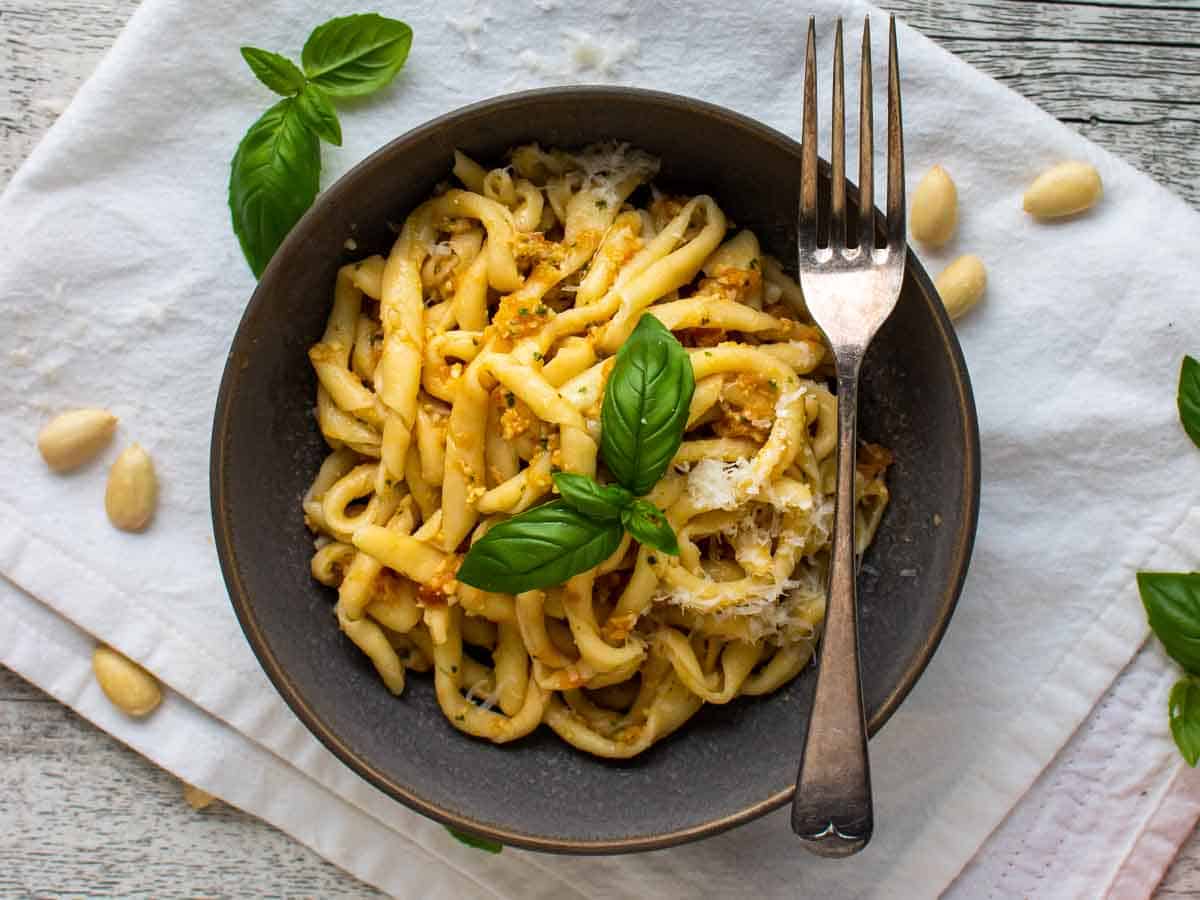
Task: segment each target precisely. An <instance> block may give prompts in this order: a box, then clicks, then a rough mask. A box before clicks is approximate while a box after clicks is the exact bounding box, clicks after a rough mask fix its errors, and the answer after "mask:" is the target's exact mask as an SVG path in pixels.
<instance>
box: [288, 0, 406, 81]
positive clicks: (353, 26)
mask: <svg viewBox="0 0 1200 900" xmlns="http://www.w3.org/2000/svg"><path fill="white" fill-rule="evenodd" d="M411 46H412V29H411V28H409V27H408V26H407V25H406V24H404V23H403V22H400V21H397V20H396V19H385V18H384V17H383V16H381V15H378V14H376V13H367V14H365V15H357V16H343V17H342V18H339V19H330V20H329V21H328V22H326V23H325V24H324V25H321V26H319V27H318V28H316V29H315V30H314V31H313V33H312V34H311V35H309V38H308V41H307V43H305V45H304V50H303V52H302V53H301V55H300V61H301V63H302V64H303V65H304V73H305V74H306V75H307V76H308V78H309V80H310V81H312V82H313V83H314V84H317V85H320V86H321V87H322V88H323V89H324V90H325V91H326V93H329V94H332V95H333V96H335V97H355V96H359V95H362V94H369V93H371V92H372V91H376V90H378V89H379V88H381V87H383V86H384V85H385V84H387V83H388V82H389V81H391V80H392V79H393V78H394V77H396V73H397V72H399V71H400V68H401V66H403V65H404V61H405V60H406V59H408V50H409V48H410V47H411Z"/></svg>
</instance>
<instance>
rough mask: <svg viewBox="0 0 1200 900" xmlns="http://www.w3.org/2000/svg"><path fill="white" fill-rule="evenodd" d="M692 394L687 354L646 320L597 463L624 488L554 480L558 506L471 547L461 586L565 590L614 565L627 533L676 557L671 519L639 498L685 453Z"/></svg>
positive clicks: (609, 413) (515, 520)
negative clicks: (572, 580)
mask: <svg viewBox="0 0 1200 900" xmlns="http://www.w3.org/2000/svg"><path fill="white" fill-rule="evenodd" d="M695 389H696V381H695V375H694V374H693V372H692V363H691V360H690V359H689V358H688V355H687V351H686V350H684V349H683V345H681V344H680V343H679V341H677V340H676V339H675V336H674V335H673V334H671V332H670V331H669V330H668V329H667V328H666V327H665V326H664V325H663V324H662V323H661V322H659V321H658V319H656V318H654V316H652V315H649V314H647V315H643V316H642V318H641V320H640V321H639V322H638V324H637V327H636V328H635V329H634V330H633V334H632V335H631V336H630V338H629V340H628V341H626V342H625V344H624V346H622V347H621V349H620V350H619V351H618V352H617V361H616V363H615V365H614V366H613V370H612V374H611V375H610V376H609V378H608V387H607V388H606V390H605V394H604V403H603V405H602V406H601V410H600V453H601V456H602V457H603V459H604V463H605V465H607V466H608V469H609V471H610V472H612V474H613V476H614V477H615V478H616V479H617V482H618V483H617V484H600V483H599V482H597V481H596V480H595V479H593V478H589V477H588V476H586V475H579V474H576V473H571V472H556V473H554V476H553V478H554V485H555V487H557V488H558V492H559V494H560V495H561V499H558V500H554V501H551V502H550V503H546V504H544V505H542V506H536V507H534V508H533V509H530V510H527V511H526V512H523V513H520V514H519V515H515V516H513V517H512V518H511V519H508V520H506V521H504V522H501V523H500V524H499V525H495V526H493V527H492V528H491V529H490V530H489V531H488V532H487V534H485V535H484V536H483V537H482V538H480V539H479V540H478V541H476V542H475V543H474V544H473V545H472V546H471V549H470V550H469V551H468V553H467V555H466V557H465V558H464V559H463V561H462V565H461V566H460V567H459V569H458V576H457V577H458V580H459V581H461V582H463V583H464V584H469V585H472V586H474V587H477V588H481V589H483V590H486V591H499V592H501V593H505V594H519V593H521V592H522V591H531V590H536V589H538V588H545V587H550V586H552V585H556V584H562V583H563V582H565V581H566V580H567V579H569V578H571V577H572V576H573V575H578V574H579V573H580V572H586V571H587V570H588V569H591V568H594V567H595V566H598V565H600V563H602V562H604V560H606V559H608V557H610V556H612V554H613V553H615V552H616V550H617V547H619V546H620V544H621V538H622V537H623V536H624V534H625V532H626V531H628V532H629V534H630V535H632V537H633V538H634V539H635V540H637V541H638V542H640V543H642V544H646V545H647V546H650V547H654V548H655V549H656V550H661V551H662V552H663V553H667V554H670V555H672V556H677V555H678V554H679V541H678V539H677V538H676V536H675V532H674V530H673V529H672V528H671V523H670V522H668V521H667V517H666V516H665V515H663V513H662V511H661V510H659V509H658V508H656V507H655V506H654V505H653V504H652V503H650V502H648V501H646V500H641V499H638V498H639V497H641V496H642V495H644V494H647V493H649V492H650V490H651V489H652V488H653V487H654V485H655V483H656V482H657V481H658V480H659V479H660V478H661V477H662V476H663V473H664V472H666V470H667V467H668V466H669V465H670V464H671V460H672V459H673V458H674V456H675V453H676V451H678V450H679V445H680V443H682V441H683V430H684V427H685V426H686V425H687V417H688V408H689V407H690V406H691V402H692V393H693V392H694V391H695Z"/></svg>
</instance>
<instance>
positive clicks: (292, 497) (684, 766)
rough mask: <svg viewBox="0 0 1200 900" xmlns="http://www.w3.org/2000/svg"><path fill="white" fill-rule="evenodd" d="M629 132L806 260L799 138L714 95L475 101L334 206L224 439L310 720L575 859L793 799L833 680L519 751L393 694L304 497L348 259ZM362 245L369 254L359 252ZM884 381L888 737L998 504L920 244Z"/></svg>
mask: <svg viewBox="0 0 1200 900" xmlns="http://www.w3.org/2000/svg"><path fill="white" fill-rule="evenodd" d="M797 115H799V113H798V112H797ZM614 138H615V139H620V140H625V141H630V142H631V143H633V144H634V145H636V146H638V147H642V148H644V149H646V150H648V151H650V152H651V153H654V154H656V155H658V156H660V157H661V158H662V161H663V169H662V174H661V176H660V178H659V181H660V183H665V184H667V185H669V186H671V187H673V188H676V189H679V190H683V191H688V190H692V191H701V190H702V191H704V192H706V193H711V194H713V195H714V196H715V197H716V199H717V201H718V203H720V205H721V207H722V208H723V209H724V210H725V211H726V213H728V214H729V216H730V217H731V218H732V219H733V221H734V222H736V223H737V224H738V225H740V226H748V227H751V228H753V229H754V230H755V232H756V233H757V234H758V235H759V237H760V239H761V240H762V241H763V243H764V245H765V247H766V249H767V250H768V251H769V252H771V253H773V254H774V255H776V256H778V257H779V258H780V259H782V260H785V261H788V260H792V259H794V258H795V226H794V222H795V219H796V204H797V199H796V198H797V196H798V194H797V191H798V181H799V173H800V146H799V144H797V143H795V142H794V141H792V140H791V139H790V138H788V137H785V136H784V135H782V134H780V133H778V132H776V131H773V130H771V129H769V128H766V127H765V126H763V125H760V124H758V123H756V122H754V121H752V120H750V119H747V118H744V117H742V116H739V115H736V114H734V113H732V112H729V111H728V110H725V109H721V108H719V107H716V106H711V105H709V104H705V103H701V102H699V101H696V100H691V99H687V98H683V97H677V96H671V95H668V94H660V93H652V92H648V91H636V90H627V89H617V88H598V87H579V88H558V89H551V90H544V91H533V92H529V93H523V94H515V95H511V96H507V97H500V98H497V99H495V100H489V101H486V102H483V103H479V104H476V105H474V106H469V107H467V108H465V109H461V110H458V111H457V112H453V113H450V114H449V115H446V116H443V117H442V118H440V119H437V120H435V121H433V122H430V123H429V124H427V125H423V126H422V127H420V128H417V129H416V130H414V131H411V132H409V133H408V134H406V135H404V136H403V137H400V138H398V139H396V140H395V141H393V142H392V143H390V144H388V145H387V146H386V147H384V148H383V149H381V150H379V151H378V152H377V153H375V154H373V155H372V156H370V157H369V158H367V159H366V160H364V161H363V162H362V163H361V164H359V165H358V166H356V167H355V168H354V169H353V170H352V171H350V172H349V173H347V174H346V176H345V177H343V178H342V179H341V180H339V181H338V182H337V183H336V184H334V185H333V186H332V187H330V188H329V189H327V190H326V191H324V192H323V193H322V194H321V195H320V196H319V197H318V198H317V202H316V204H315V205H314V206H313V208H312V209H311V210H310V211H309V212H308V213H307V214H306V215H305V216H304V218H303V219H302V220H301V221H300V223H299V224H298V225H297V226H296V228H295V229H294V230H293V231H292V233H291V235H290V236H289V237H288V239H287V241H286V242H285V243H284V245H283V246H282V247H281V248H280V250H279V252H278V253H277V254H276V255H275V258H274V259H273V260H272V262H271V264H270V266H269V267H268V268H267V270H266V272H265V273H264V274H263V277H262V280H261V281H260V283H259V286H258V289H257V290H256V291H255V293H254V296H253V297H252V298H251V300H250V303H249V305H248V306H247V308H246V312H245V315H244V317H243V318H242V322H241V325H240V327H239V329H238V332H237V336H236V338H235V339H234V342H233V347H232V348H231V350H230V353H229V359H228V362H227V365H226V368H225V377H224V380H223V382H222V384H221V390H220V395H219V397H218V401H217V409H216V419H215V422H214V425H213V442H212V471H211V479H212V484H211V489H212V508H213V524H214V531H215V535H216V544H217V550H218V552H219V554H220V559H221V566H222V569H223V570H224V574H225V580H226V583H227V585H228V587H229V594H230V597H231V598H232V601H233V605H234V608H235V610H236V611H237V615H238V618H239V619H240V620H241V624H242V627H243V628H244V630H245V633H246V637H247V639H248V640H249V641H250V645H251V646H252V647H253V649H254V652H255V653H256V654H257V655H258V658H259V660H260V662H261V663H262V666H263V668H264V669H265V670H266V672H267V674H268V675H269V676H270V678H271V680H272V681H273V682H274V684H275V686H276V688H277V689H278V690H279V692H280V694H282V695H283V698H284V699H285V700H286V701H287V702H288V704H289V705H290V706H291V708H292V709H293V710H294V711H295V713H296V715H297V716H299V717H300V719H301V720H302V721H303V722H304V724H305V725H307V726H308V728H309V729H310V730H311V731H312V732H313V734H315V735H316V736H317V737H318V738H319V739H320V740H321V741H322V742H323V743H324V744H325V745H326V746H327V747H329V749H330V750H332V751H333V752H334V753H335V754H337V755H338V756H339V757H340V758H341V759H342V760H343V761H344V762H345V763H346V764H347V765H348V766H350V767H351V768H352V769H354V770H355V771H356V772H358V773H359V774H360V775H361V776H362V777H363V778H365V779H367V780H368V781H370V782H371V783H372V784H374V785H376V786H377V787H378V788H380V789H381V790H383V791H385V792H387V793H388V794H390V795H391V796H393V797H395V798H396V799H397V800H400V801H401V802H403V803H406V804H407V805H409V806H410V807H412V808H413V809H416V810H418V811H419V812H422V813H425V814H426V815H429V816H431V817H433V818H435V819H438V820H440V821H442V822H444V823H447V824H449V825H452V826H454V827H456V828H460V829H464V830H467V831H470V832H474V833H476V834H479V835H485V836H488V837H491V838H494V839H496V840H499V841H502V842H504V843H506V844H514V845H519V846H523V847H528V848H532V849H537V850H550V851H560V852H572V853H615V852H626V851H634V850H649V849H654V848H659V847H665V846H669V845H671V844H677V843H680V842H683V841H689V840H693V839H696V838H700V837H704V836H706V835H711V834H714V833H716V832H719V831H722V830H724V829H727V828H730V827H733V826H735V825H737V824H739V823H742V822H746V821H748V820H750V819H753V818H755V817H756V816H760V815H762V814H764V813H766V812H768V811H770V810H772V809H775V808H777V807H779V806H781V805H783V804H784V803H787V802H788V801H789V800H790V799H791V796H792V789H793V781H794V779H795V777H796V765H797V760H798V756H799V753H800V748H801V747H802V746H803V743H804V734H805V728H806V722H807V719H808V712H809V705H810V698H811V693H812V688H813V684H814V678H813V673H812V669H811V668H810V669H809V670H806V672H805V673H803V674H802V675H801V676H800V677H798V678H797V679H795V681H793V682H792V683H791V684H790V685H788V686H787V687H786V688H784V689H783V690H780V691H779V692H777V693H775V694H772V695H771V696H768V697H763V698H759V699H739V700H736V701H734V702H733V703H730V704H728V705H727V706H707V707H705V708H704V709H703V710H702V711H701V712H700V713H699V714H698V715H697V716H696V717H695V718H694V719H693V720H692V721H691V722H689V723H688V724H687V725H686V726H685V727H684V728H682V729H681V730H680V731H679V732H677V733H676V734H675V735H673V736H672V737H671V738H669V739H667V740H665V741H663V742H661V743H659V744H657V745H655V746H654V747H653V748H651V749H650V750H649V751H648V752H646V753H645V754H643V755H642V756H640V757H638V758H637V759H635V760H632V761H630V762H623V763H614V762H609V761H605V760H600V759H595V758H593V757H591V756H588V755H585V754H583V753H581V752H579V751H577V750H575V749H573V748H572V747H570V746H568V745H567V744H565V743H563V742H562V741H561V740H559V738H558V737H557V736H555V735H554V734H553V733H552V732H551V731H550V730H549V729H548V728H542V729H539V730H538V731H537V732H535V733H534V734H533V735H531V736H530V737H528V738H526V739H524V740H521V741H518V742H516V743H514V744H510V745H506V746H496V745H494V744H490V743H486V742H484V741H480V740H474V739H471V738H468V737H466V736H464V735H461V734H459V733H458V732H457V731H455V730H454V729H453V728H452V727H451V726H450V725H449V724H448V723H447V722H446V721H445V718H444V717H443V715H442V713H441V711H440V709H439V708H438V705H437V702H436V700H435V698H434V693H433V687H432V684H431V680H430V679H428V678H425V677H422V676H419V675H418V676H414V677H412V678H410V679H409V685H408V687H407V688H406V690H405V693H404V695H403V696H402V697H400V698H396V697H393V696H392V695H391V694H389V693H388V692H387V690H386V689H385V688H384V686H383V684H382V683H381V682H380V680H379V678H378V677H377V676H376V674H375V672H374V670H373V669H372V668H371V666H370V664H369V662H368V661H367V660H366V658H365V657H364V656H363V655H362V654H361V653H359V652H358V650H357V649H355V648H354V647H353V646H352V645H351V644H350V643H349V642H348V641H347V640H346V639H345V638H343V637H342V636H341V635H340V634H339V633H338V630H337V627H336V624H335V622H334V619H333V616H332V613H331V607H332V604H333V600H334V594H333V592H332V591H331V590H329V589H327V588H324V587H322V586H321V585H319V584H317V583H316V582H314V581H313V580H312V579H311V577H310V576H309V569H308V563H309V557H310V555H311V553H312V539H311V536H310V535H309V533H308V532H307V531H306V530H305V527H304V523H303V521H302V518H301V511H300V497H301V495H302V493H303V492H304V490H305V488H306V487H307V485H308V483H309V481H310V480H311V479H312V477H313V473H314V472H315V471H316V469H317V466H318V465H319V463H320V461H321V459H322V457H323V455H324V453H325V448H324V446H323V444H322V442H321V439H320V437H319V435H318V432H317V427H316V424H315V422H314V419H313V398H314V391H315V381H314V377H313V373H312V370H311V369H310V367H309V364H308V359H307V356H306V351H307V349H308V347H309V345H310V344H312V343H313V342H315V341H316V340H318V339H319V337H320V335H321V332H322V329H323V327H324V324H325V319H326V316H327V315H328V313H329V307H330V302H331V296H332V289H333V283H334V275H335V272H336V270H337V268H338V266H340V265H341V264H343V263H345V262H347V261H349V260H351V259H357V258H361V257H362V256H364V255H366V254H370V253H379V252H382V253H386V252H387V250H388V248H389V247H390V245H391V243H392V240H393V238H394V234H393V232H392V231H391V230H390V229H389V227H388V223H389V222H400V221H402V220H403V219H404V216H405V215H406V214H407V213H408V211H409V210H411V209H412V208H413V207H414V206H415V205H416V204H417V203H418V202H419V201H421V200H422V199H423V198H425V197H426V196H427V195H428V194H429V192H430V191H431V189H432V188H433V186H434V184H435V183H436V182H438V181H440V180H443V179H445V178H446V177H447V176H448V173H449V170H450V166H451V161H452V153H453V151H454V149H455V148H456V147H458V148H462V149H463V150H465V151H466V152H468V153H470V154H471V155H472V156H474V157H475V158H476V159H480V160H485V161H487V160H498V159H500V158H501V156H502V154H503V153H504V151H505V150H506V149H507V148H509V147H512V146H513V145H516V144H520V143H522V142H526V141H531V140H537V141H540V142H541V143H542V144H543V145H544V146H562V147H575V146H579V145H582V144H587V143H589V142H594V141H600V140H610V139H614ZM850 206H851V209H853V208H854V206H855V205H854V204H853V203H852V204H850ZM351 236H353V237H354V239H355V241H356V242H357V249H356V250H355V251H354V252H353V253H351V252H349V251H347V250H346V249H345V247H344V242H345V241H346V239H347V237H351ZM863 378H864V384H863V390H862V404H863V405H862V410H861V426H860V432H861V434H862V435H863V437H864V438H866V439H870V440H874V441H878V442H880V443H883V444H885V445H886V446H888V447H890V448H891V449H892V450H893V451H894V453H895V456H896V463H895V466H894V467H893V468H892V469H891V472H890V475H889V485H890V488H891V491H892V503H891V506H890V507H889V509H888V512H887V515H886V518H885V519H884V521H883V525H882V527H881V528H880V531H879V535H878V538H877V540H876V542H875V544H874V546H873V547H872V548H871V550H870V551H869V553H868V555H867V558H866V564H865V565H864V566H863V574H862V576H861V579H860V595H859V596H860V598H861V629H862V667H863V690H864V694H865V700H866V707H867V715H868V718H869V720H870V730H871V732H872V733H873V732H875V731H877V730H878V729H879V728H880V727H882V725H883V724H884V722H886V721H887V720H888V717H889V716H891V715H892V713H893V712H895V710H896V707H897V706H899V704H900V702H901V701H902V700H903V699H904V697H905V695H907V694H908V692H909V691H910V690H911V689H912V687H913V684H914V683H915V682H916V680H917V678H918V677H919V676H920V674H921V672H922V670H923V669H924V668H925V665H926V664H927V663H928V662H929V658H930V656H931V655H932V654H933V652H934V649H935V648H936V647H937V644H938V641H939V640H940V638H941V636H942V634H943V632H944V631H945V629H946V625H947V623H948V622H949V619H950V616H951V613H952V612H953V610H954V605H955V601H956V600H957V597H958V593H959V589H960V587H961V585H962V581H963V577H964V575H965V573H966V569H967V563H968V559H969V557H970V553H971V545H972V540H973V535H974V530H975V520H976V513H977V509H978V495H979V443H978V433H977V425H976V420H975V409H974V404H973V401H972V397H971V389H970V385H969V382H968V379H967V372H966V367H965V365H964V363H963V358H962V354H961V353H960V351H959V347H958V343H957V341H956V340H955V336H954V330H953V328H952V326H951V324H950V322H949V320H948V319H947V317H946V315H945V313H944V311H943V309H942V306H941V303H940V302H939V301H938V298H937V295H936V293H935V292H934V289H933V286H932V285H931V283H930V281H929V278H928V276H927V275H926V274H925V271H924V269H922V268H921V265H920V263H919V262H918V261H917V260H916V258H915V257H913V256H912V255H911V254H910V256H909V259H908V274H907V276H906V279H905V283H904V291H903V295H902V296H901V298H900V302H899V305H898V306H897V308H896V312H895V313H894V314H893V316H892V317H891V319H890V320H889V321H888V323H887V324H886V325H885V326H884V327H883V330H882V331H881V332H880V334H879V336H878V338H877V339H876V341H875V343H874V346H873V347H872V350H871V353H870V355H869V357H868V359H867V363H866V366H865V368H864V373H863ZM935 521H936V522H939V523H940V525H935V524H934V523H935ZM914 572H915V573H916V577H912V573H914ZM901 573H903V574H901ZM906 576H907V577H906ZM931 749H933V748H931ZM879 788H880V789H881V790H887V785H879ZM882 827H883V828H887V827H896V826H895V825H894V824H893V825H892V826H889V825H888V823H886V822H885V823H882Z"/></svg>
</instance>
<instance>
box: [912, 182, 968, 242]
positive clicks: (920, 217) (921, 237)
mask: <svg viewBox="0 0 1200 900" xmlns="http://www.w3.org/2000/svg"><path fill="white" fill-rule="evenodd" d="M909 227H910V229H911V230H912V236H913V237H914V238H916V239H917V240H918V241H920V242H921V243H922V244H928V245H929V246H930V247H940V246H942V244H944V243H946V242H947V241H949V240H950V238H952V237H954V229H955V228H957V227H958V188H956V187H955V186H954V180H953V179H952V178H951V177H950V173H949V172H947V171H946V170H945V169H943V168H942V167H941V166H934V167H933V168H932V169H930V170H929V171H928V172H926V173H925V177H924V178H922V179H921V181H920V183H919V184H917V189H916V190H915V191H913V198H912V216H911V218H910V219H909Z"/></svg>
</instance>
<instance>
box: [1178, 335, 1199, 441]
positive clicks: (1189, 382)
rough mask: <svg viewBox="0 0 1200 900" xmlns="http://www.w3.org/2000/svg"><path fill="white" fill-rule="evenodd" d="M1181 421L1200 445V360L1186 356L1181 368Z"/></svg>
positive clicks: (1179, 402)
mask: <svg viewBox="0 0 1200 900" xmlns="http://www.w3.org/2000/svg"><path fill="white" fill-rule="evenodd" d="M1177 403H1178V404H1179V421H1180V422H1182V423H1183V430H1184V431H1186V432H1187V435H1188V437H1190V438H1191V439H1192V443H1193V444H1195V445H1196V446H1197V447H1200V362H1196V360H1194V359H1193V358H1192V357H1190V356H1185V357H1184V358H1183V365H1182V366H1181V367H1180V369H1179V396H1178V399H1177Z"/></svg>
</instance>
